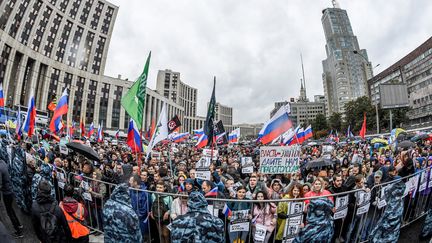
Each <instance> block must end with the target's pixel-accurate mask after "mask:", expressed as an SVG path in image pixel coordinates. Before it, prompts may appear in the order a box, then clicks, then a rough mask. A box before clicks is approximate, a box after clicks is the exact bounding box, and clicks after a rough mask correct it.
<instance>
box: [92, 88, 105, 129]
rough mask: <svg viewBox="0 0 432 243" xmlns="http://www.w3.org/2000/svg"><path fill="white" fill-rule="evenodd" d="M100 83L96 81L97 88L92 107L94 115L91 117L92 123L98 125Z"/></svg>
mask: <svg viewBox="0 0 432 243" xmlns="http://www.w3.org/2000/svg"><path fill="white" fill-rule="evenodd" d="M102 84H103V83H102V82H100V80H98V81H97V87H96V96H95V106H94V115H93V121H94V122H95V123H96V124H99V110H100V99H101V93H102V91H101V90H102Z"/></svg>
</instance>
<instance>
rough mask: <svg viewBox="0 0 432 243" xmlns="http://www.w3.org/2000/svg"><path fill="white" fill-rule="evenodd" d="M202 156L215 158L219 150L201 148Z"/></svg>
mask: <svg viewBox="0 0 432 243" xmlns="http://www.w3.org/2000/svg"><path fill="white" fill-rule="evenodd" d="M212 154H213V157H212ZM203 156H204V157H209V158H210V157H212V160H217V157H218V156H219V151H218V150H216V149H213V152H212V150H211V149H203Z"/></svg>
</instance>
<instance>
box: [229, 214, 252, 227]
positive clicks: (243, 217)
mask: <svg viewBox="0 0 432 243" xmlns="http://www.w3.org/2000/svg"><path fill="white" fill-rule="evenodd" d="M230 221H231V222H230V232H239V231H249V210H247V209H246V210H236V211H232V216H231V220H230Z"/></svg>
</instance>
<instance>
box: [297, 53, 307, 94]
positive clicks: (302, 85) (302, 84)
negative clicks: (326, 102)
mask: <svg viewBox="0 0 432 243" xmlns="http://www.w3.org/2000/svg"><path fill="white" fill-rule="evenodd" d="M300 62H301V68H302V77H303V78H301V79H300V97H299V100H301V101H307V96H306V81H305V74H304V67H303V56H302V54H301V53H300Z"/></svg>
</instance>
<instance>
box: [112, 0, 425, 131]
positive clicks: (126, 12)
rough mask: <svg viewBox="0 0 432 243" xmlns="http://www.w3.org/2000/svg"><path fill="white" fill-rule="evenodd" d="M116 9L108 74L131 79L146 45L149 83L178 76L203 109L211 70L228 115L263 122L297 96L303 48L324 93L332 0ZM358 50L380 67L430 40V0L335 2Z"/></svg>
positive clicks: (312, 89)
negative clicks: (161, 74) (163, 73)
mask: <svg viewBox="0 0 432 243" xmlns="http://www.w3.org/2000/svg"><path fill="white" fill-rule="evenodd" d="M111 2H112V3H114V4H116V5H118V6H120V9H119V13H118V15H117V19H116V23H115V26H114V32H113V35H112V39H111V43H110V49H109V53H108V61H107V66H106V70H105V74H106V75H109V76H115V77H116V76H117V74H122V76H123V77H127V78H129V79H130V80H133V79H135V78H136V77H138V75H139V74H140V72H141V71H142V68H143V65H144V62H145V59H146V57H147V54H148V52H149V51H150V50H151V51H152V60H151V64H150V76H149V86H150V87H151V88H155V83H156V75H157V71H158V70H160V69H171V70H175V71H178V72H180V73H181V79H182V81H184V82H185V83H187V84H189V85H191V86H193V87H196V88H198V93H199V94H198V114H199V115H205V106H206V104H207V101H208V100H209V98H210V93H211V88H212V85H211V84H212V80H213V76H216V77H217V89H216V99H217V101H219V102H221V103H222V104H225V105H228V106H232V107H233V108H234V122H235V123H239V122H251V123H252V122H264V121H265V120H266V119H268V116H269V113H270V111H271V109H272V107H273V103H274V102H275V101H280V100H288V99H289V98H290V97H297V96H298V95H299V89H300V82H299V79H300V77H301V66H300V52H302V53H303V60H304V65H305V73H306V83H307V93H308V96H309V97H310V98H313V95H314V94H323V88H322V81H321V73H322V66H321V61H322V60H323V59H325V58H326V54H325V49H324V48H325V38H324V31H323V29H322V24H321V16H322V13H321V11H322V10H323V9H324V8H327V7H331V1H330V0H321V1H317V0H294V1H283V0H273V1H262V0H237V1H234V0H225V1H216V0H207V1H196V0H195V1H192V0H182V1H168V0H149V1H142V0H127V1H125V0H123V1H121V0H111ZM339 2H340V5H341V8H343V9H346V10H347V11H348V16H349V18H350V20H351V25H352V28H353V31H354V34H355V35H356V36H357V37H358V40H359V44H360V47H361V48H364V49H367V50H368V55H369V58H370V60H371V61H372V62H373V64H374V65H376V64H378V63H379V64H380V67H379V68H377V69H375V72H377V71H382V70H383V69H385V68H386V67H388V66H389V65H391V64H392V63H394V62H395V61H397V60H398V59H400V58H402V57H403V56H405V55H406V54H408V53H409V52H410V51H411V50H413V49H414V48H415V47H417V46H418V45H420V44H421V43H423V42H424V41H426V39H427V38H429V37H430V30H431V29H432V17H431V15H430V13H431V12H432V5H431V4H430V3H429V2H430V1H429V0H417V1H405V0H392V1H388V0H356V1H348V0H341V1H339Z"/></svg>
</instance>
